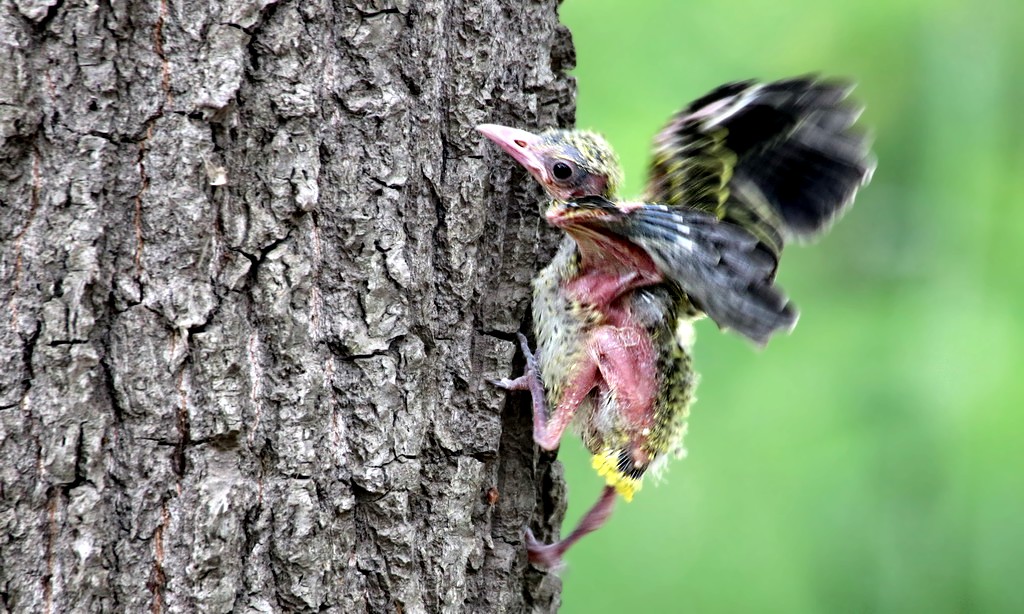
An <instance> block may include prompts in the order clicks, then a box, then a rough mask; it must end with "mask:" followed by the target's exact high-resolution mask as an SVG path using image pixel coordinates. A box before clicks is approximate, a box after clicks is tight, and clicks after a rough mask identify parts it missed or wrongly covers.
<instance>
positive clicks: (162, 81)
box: [0, 0, 574, 613]
mask: <svg viewBox="0 0 1024 614" xmlns="http://www.w3.org/2000/svg"><path fill="white" fill-rule="evenodd" d="M572 62H573V52H572V43H571V40H570V38H569V34H568V32H567V30H565V29H564V28H563V27H561V26H559V25H558V20H557V15H556V0H543V1H534V2H527V3H524V2H521V1H520V0H486V1H478V0H420V1H411V0H393V1H392V2H384V1H383V0H363V1H360V2H356V1H350V2H334V3H331V2H328V1H326V0H314V1H310V2H305V1H303V2H299V1H295V0H292V1H282V2H273V1H271V0H231V1H228V2H223V3H205V2H185V1H181V0H153V1H149V2H143V1H126V0H107V1H102V2H101V1H98V0H92V1H89V0H63V1H62V0H13V1H12V0H8V1H6V2H4V3H3V4H2V7H0V206H2V214H0V241H2V253H0V279H2V285H0V293H2V301H3V305H5V306H6V311H5V312H3V313H2V314H0V322H2V324H0V361H2V365H3V368H2V370H0V610H2V611H19V612H65V611H119V612H120V611H125V612H138V611H147V610H148V611H152V612H163V611H173V612H179V611H201V612H229V611H263V612H270V611H317V610H322V611H332V612H346V613H347V612H364V611H365V612H435V611H440V612H459V611H466V612H503V611H504V612H519V611H548V610H551V609H554V608H555V607H557V602H558V592H559V588H560V585H559V583H558V580H557V579H556V578H554V577H553V576H549V575H547V574H544V573H542V572H540V571H539V570H536V569H533V568H531V567H530V566H529V565H528V564H527V561H526V556H525V552H524V550H523V547H522V529H523V528H524V527H525V526H526V525H527V524H528V523H529V522H533V525H534V526H535V527H536V528H541V529H544V530H547V531H550V530H551V528H552V526H553V525H554V524H557V523H558V522H560V520H561V513H562V505H563V504H562V487H561V478H560V475H559V473H558V470H557V468H556V467H555V466H552V465H551V464H550V463H549V462H548V461H547V460H546V459H544V458H541V457H539V456H538V453H537V452H536V448H535V446H534V445H533V443H532V440H531V435H530V418H529V410H528V409H527V408H526V407H524V406H523V405H521V404H509V405H507V406H506V404H505V403H506V401H505V397H504V395H503V394H502V393H500V391H497V390H493V389H491V388H489V387H488V386H487V385H486V384H485V383H484V379H485V378H486V377H501V376H507V375H509V374H510V373H511V372H512V371H513V366H512V365H511V364H510V363H511V360H512V356H513V344H512V343H511V342H510V340H511V334H512V333H513V332H514V331H515V330H517V329H518V328H520V325H521V323H522V321H523V318H524V314H525V312H526V308H527V304H528V294H529V285H528V281H529V279H530V278H531V276H532V274H533V273H534V272H535V271H536V270H537V269H538V268H539V267H540V266H541V264H542V263H543V262H544V261H545V259H546V258H547V257H548V256H549V255H550V253H551V251H552V249H553V247H554V241H555V238H554V237H553V236H551V235H549V234H548V233H547V232H546V231H543V232H542V228H543V225H542V222H541V221H540V219H539V217H538V216H537V214H536V204H535V203H537V202H538V201H539V200H540V194H539V193H538V192H537V191H535V189H534V188H532V187H530V186H531V184H532V182H530V181H528V180H527V179H526V178H525V177H524V176H523V175H522V173H521V172H520V171H518V170H516V169H515V165H514V164H513V163H512V162H511V161H510V160H506V159H504V158H503V157H502V156H501V154H500V153H497V152H492V151H491V150H489V149H488V148H486V147H485V146H484V145H483V143H482V142H481V139H480V138H479V136H478V135H477V134H476V133H474V132H473V131H472V130H471V127H472V126H473V125H475V124H477V123H480V122H484V121H497V122H504V123H514V124H517V125H525V126H527V127H530V126H534V127H536V126H548V125H555V124H558V125H567V124H569V123H570V122H571V121H572V116H573V110H574V109H573V93H574V87H573V82H572V79H571V78H570V77H568V76H566V74H565V72H564V71H565V70H567V69H568V68H571V65H572Z"/></svg>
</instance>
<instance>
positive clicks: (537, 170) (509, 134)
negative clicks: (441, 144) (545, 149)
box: [476, 124, 547, 183]
mask: <svg viewBox="0 0 1024 614" xmlns="http://www.w3.org/2000/svg"><path fill="white" fill-rule="evenodd" d="M476 129H477V130H479V131H480V132H481V133H483V135H484V136H486V137H487V138H489V139H491V140H492V141H494V142H495V143H497V144H498V147H501V148H502V149H504V150H505V151H507V152H508V153H509V155H511V156H512V157H513V158H515V159H516V162H518V163H520V164H522V165H523V166H524V167H525V168H526V170H528V171H530V173H531V174H532V175H533V176H534V177H536V178H537V179H538V180H539V181H541V182H542V183H543V182H544V181H545V180H546V179H547V170H546V169H545V168H544V160H543V158H542V156H541V154H540V152H538V151H537V145H538V144H539V143H540V141H541V137H539V136H537V135H536V134H533V133H531V132H527V131H525V130H519V129H518V128H509V127H508V126H499V125H498V124H480V125H479V126H477V127H476Z"/></svg>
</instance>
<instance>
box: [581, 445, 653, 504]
mask: <svg viewBox="0 0 1024 614" xmlns="http://www.w3.org/2000/svg"><path fill="white" fill-rule="evenodd" d="M590 464H591V465H592V466H593V467H594V469H595V470H596V471H597V474H598V475H599V476H601V477H603V478H604V479H605V483H606V484H608V485H609V486H612V487H614V488H615V492H617V493H619V494H620V495H622V498H623V499H625V500H626V502H629V501H632V500H633V495H634V494H635V493H636V492H637V491H639V490H640V487H641V486H643V481H642V480H641V479H638V478H634V477H630V476H628V475H626V474H624V473H622V472H621V471H619V455H618V453H617V452H614V451H612V450H607V451H605V452H604V453H601V454H595V455H594V456H593V458H592V459H591V461H590Z"/></svg>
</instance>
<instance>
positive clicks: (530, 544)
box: [526, 529, 565, 570]
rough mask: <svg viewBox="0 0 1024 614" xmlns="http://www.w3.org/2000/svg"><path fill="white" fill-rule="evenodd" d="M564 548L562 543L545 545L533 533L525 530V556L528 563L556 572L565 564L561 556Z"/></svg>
mask: <svg viewBox="0 0 1024 614" xmlns="http://www.w3.org/2000/svg"><path fill="white" fill-rule="evenodd" d="M563 554H565V548H564V547H563V545H562V542H555V543H553V544H545V543H543V542H541V541H540V540H538V539H537V538H536V537H534V535H533V531H531V530H530V529H526V555H527V557H528V558H529V560H530V562H531V563H533V564H534V565H537V566H540V567H546V568H547V569H551V570H557V569H561V568H562V566H563V565H564V564H565V563H564V561H563V560H562V555H563Z"/></svg>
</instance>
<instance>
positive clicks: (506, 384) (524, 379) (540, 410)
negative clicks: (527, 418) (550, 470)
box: [488, 333, 548, 432]
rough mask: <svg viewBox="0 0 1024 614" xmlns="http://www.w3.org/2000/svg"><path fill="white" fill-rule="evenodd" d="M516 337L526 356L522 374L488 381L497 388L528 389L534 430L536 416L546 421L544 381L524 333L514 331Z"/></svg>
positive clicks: (546, 406)
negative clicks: (531, 404)
mask: <svg viewBox="0 0 1024 614" xmlns="http://www.w3.org/2000/svg"><path fill="white" fill-rule="evenodd" d="M516 339H518V340H519V348H520V349H521V350H522V352H523V356H524V357H525V358H526V369H524V371H523V374H522V375H520V376H519V377H517V378H516V379H508V378H502V379H492V380H488V381H489V382H490V383H491V384H493V385H495V386H497V387H498V388H504V389H505V390H529V391H530V397H531V400H532V401H533V421H534V431H535V432H536V424H537V420H538V417H539V418H540V420H541V421H542V423H546V422H547V416H548V403H547V399H546V397H545V395H544V382H542V381H541V379H540V368H539V367H538V366H537V357H536V356H535V355H534V353H533V352H531V351H530V344H529V343H528V342H527V340H526V335H524V334H523V333H516Z"/></svg>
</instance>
